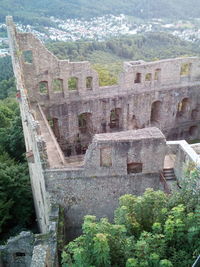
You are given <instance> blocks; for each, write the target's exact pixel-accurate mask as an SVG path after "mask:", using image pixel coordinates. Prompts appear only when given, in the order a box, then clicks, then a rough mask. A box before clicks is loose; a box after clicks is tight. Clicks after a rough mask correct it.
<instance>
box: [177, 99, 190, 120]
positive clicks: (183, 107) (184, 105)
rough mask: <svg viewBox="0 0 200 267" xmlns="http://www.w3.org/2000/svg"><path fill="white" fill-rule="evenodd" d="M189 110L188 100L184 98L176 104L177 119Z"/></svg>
mask: <svg viewBox="0 0 200 267" xmlns="http://www.w3.org/2000/svg"><path fill="white" fill-rule="evenodd" d="M189 110H190V100H189V98H184V99H183V100H182V101H181V102H179V103H178V110H177V117H181V116H183V115H185V114H187V112H188V111H189Z"/></svg>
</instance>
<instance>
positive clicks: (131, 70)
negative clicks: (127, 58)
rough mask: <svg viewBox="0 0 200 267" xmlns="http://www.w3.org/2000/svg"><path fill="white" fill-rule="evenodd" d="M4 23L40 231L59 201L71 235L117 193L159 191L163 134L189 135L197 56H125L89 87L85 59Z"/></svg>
mask: <svg viewBox="0 0 200 267" xmlns="http://www.w3.org/2000/svg"><path fill="white" fill-rule="evenodd" d="M7 27H8V35H9V42H10V50H11V55H12V61H13V68H14V73H15V77H16V82H17V90H18V99H19V104H20V110H21V117H22V124H23V131H24V137H25V143H26V150H27V160H28V163H29V170H30V178H31V183H32V190H33V196H34V202H35V208H36V213H37V218H38V224H39V226H40V230H41V232H42V233H48V231H49V221H50V219H49V218H50V210H51V206H52V205H54V204H59V205H60V206H62V207H63V208H64V210H65V227H66V235H67V237H66V238H67V240H71V239H72V238H74V237H75V236H77V234H79V233H80V226H81V224H82V222H83V217H84V215H86V214H93V215H96V216H97V217H102V216H107V217H108V218H109V219H112V218H113V211H114V209H115V208H116V206H117V203H118V198H119V197H120V196H121V195H123V194H127V193H133V194H137V195H139V194H142V193H143V192H144V191H145V189H146V188H148V187H151V188H154V189H159V188H160V172H161V171H162V170H163V164H164V158H165V154H166V151H167V149H166V148H167V146H166V139H167V140H178V139H184V138H185V139H197V138H199V130H200V99H199V88H200V59H199V58H196V57H192V58H176V59H168V60H161V61H155V62H144V61H136V62H125V63H124V69H123V72H122V73H121V75H120V76H119V81H118V84H117V85H114V86H107V87H99V81H98V74H97V73H96V71H94V70H93V69H92V68H91V66H90V63H89V62H69V61H68V60H58V59H57V58H56V57H55V56H54V55H53V54H51V53H50V52H49V51H48V50H47V49H46V48H45V47H44V45H43V44H42V43H41V42H40V41H39V40H38V39H37V38H35V37H34V36H33V35H32V34H30V33H20V32H17V30H16V28H15V26H14V24H13V21H12V18H11V17H7Z"/></svg>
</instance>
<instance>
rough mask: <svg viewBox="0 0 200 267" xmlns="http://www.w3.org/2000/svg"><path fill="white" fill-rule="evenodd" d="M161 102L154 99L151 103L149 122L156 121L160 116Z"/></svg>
mask: <svg viewBox="0 0 200 267" xmlns="http://www.w3.org/2000/svg"><path fill="white" fill-rule="evenodd" d="M161 109H162V102H160V101H155V102H153V104H152V105H151V123H157V122H159V121H160V118H161Z"/></svg>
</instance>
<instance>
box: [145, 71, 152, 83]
mask: <svg viewBox="0 0 200 267" xmlns="http://www.w3.org/2000/svg"><path fill="white" fill-rule="evenodd" d="M151 76H152V75H151V73H147V74H146V76H145V81H146V82H150V81H151Z"/></svg>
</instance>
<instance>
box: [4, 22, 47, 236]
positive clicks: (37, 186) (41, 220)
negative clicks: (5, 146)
mask: <svg viewBox="0 0 200 267" xmlns="http://www.w3.org/2000/svg"><path fill="white" fill-rule="evenodd" d="M7 27H8V36H9V42H10V49H11V56H12V62H13V70H14V73H15V77H16V85H17V90H18V101H19V106H20V112H21V118H22V125H23V131H24V139H25V144H26V151H27V154H26V155H27V159H28V166H29V173H30V179H31V186H32V192H33V198H34V204H35V210H36V215H37V220H38V226H39V228H40V230H41V232H43V233H45V232H47V231H48V225H49V211H50V203H49V197H48V193H47V192H46V189H45V182H44V175H43V170H44V168H45V167H46V166H47V165H48V159H47V153H46V144H45V142H44V140H43V138H42V137H41V135H40V127H39V124H38V122H37V121H36V120H35V119H34V115H33V113H34V112H33V111H32V110H31V107H30V103H29V100H28V98H27V91H26V88H25V85H24V78H23V77H24V76H23V75H24V74H23V72H22V63H21V59H20V55H19V47H18V42H17V40H16V31H15V27H14V25H13V22H12V20H11V19H10V18H7Z"/></svg>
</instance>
